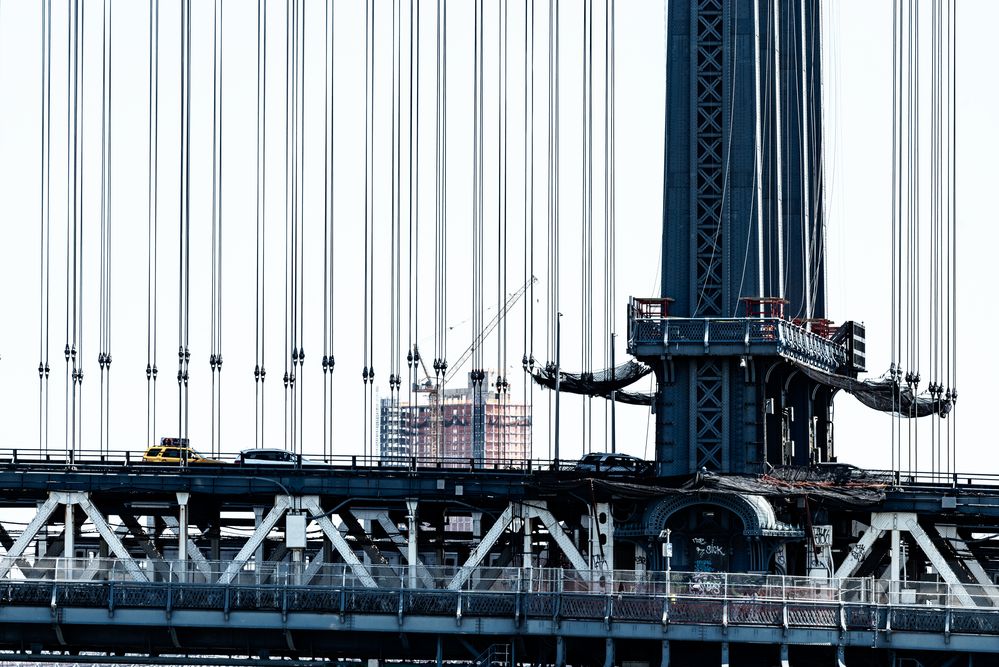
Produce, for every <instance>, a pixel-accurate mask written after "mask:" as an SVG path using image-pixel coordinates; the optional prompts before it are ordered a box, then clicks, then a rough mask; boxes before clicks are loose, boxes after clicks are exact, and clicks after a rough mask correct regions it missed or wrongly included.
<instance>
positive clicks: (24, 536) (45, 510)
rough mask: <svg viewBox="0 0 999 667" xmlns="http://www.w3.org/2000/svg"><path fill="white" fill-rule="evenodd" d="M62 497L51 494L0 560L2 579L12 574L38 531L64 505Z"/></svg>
mask: <svg viewBox="0 0 999 667" xmlns="http://www.w3.org/2000/svg"><path fill="white" fill-rule="evenodd" d="M62 495H63V494H60V493H50V494H49V497H48V498H46V500H45V502H44V503H42V505H41V507H39V508H38V512H37V513H36V514H35V516H34V518H32V519H31V521H30V522H29V523H28V525H27V526H26V527H25V529H24V532H22V533H21V534H20V535H19V536H18V538H17V539H16V540H14V544H12V545H11V547H10V549H8V550H7V554H6V555H5V556H4V557H3V558H2V559H0V579H2V578H3V577H6V576H7V573H8V572H10V568H11V567H13V565H14V562H15V561H17V559H18V558H20V557H21V555H22V554H23V553H24V550H25V549H27V548H28V545H29V544H31V541H32V540H34V539H35V536H36V535H37V534H38V531H39V530H41V529H42V527H43V526H44V525H45V524H46V523H47V522H48V520H49V517H50V516H52V513H53V512H55V510H56V507H58V506H59V505H60V504H62V500H61V498H62Z"/></svg>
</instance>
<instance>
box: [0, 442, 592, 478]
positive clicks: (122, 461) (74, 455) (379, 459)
mask: <svg viewBox="0 0 999 667" xmlns="http://www.w3.org/2000/svg"><path fill="white" fill-rule="evenodd" d="M202 453H203V454H205V456H209V457H210V458H212V459H214V460H216V461H217V463H195V462H188V463H187V464H185V465H183V466H182V464H179V463H145V462H143V461H142V455H143V452H142V450H136V451H127V450H110V451H97V450H77V451H72V452H70V451H66V450H62V449H49V450H44V449H37V448H26V447H3V448H0V467H3V466H5V465H6V466H22V465H23V466H33V467H37V468H39V469H44V468H46V467H56V468H65V467H74V466H75V467H78V466H87V467H97V468H99V467H102V466H103V467H107V468H122V467H127V468H132V467H134V468H135V469H137V470H143V469H154V468H155V469H161V468H170V469H172V470H176V469H179V468H181V467H185V468H188V469H191V470H213V471H218V470H224V471H240V472H239V473H233V474H247V472H252V471H254V470H258V469H261V470H262V469H266V470H268V471H274V470H294V469H306V470H311V469H314V468H322V467H327V468H336V469H343V470H350V469H355V468H365V469H370V468H380V469H385V470H404V471H408V470H453V471H463V470H465V471H469V470H475V471H496V472H503V471H515V472H524V471H527V472H534V471H549V470H572V469H573V467H574V466H575V461H574V460H568V461H567V460H564V459H563V460H557V461H556V460H551V459H542V458H530V459H528V458H512V457H484V458H474V457H459V456H376V455H355V454H338V455H325V456H324V455H322V454H314V455H313V454H306V455H305V460H304V461H303V462H302V463H298V464H292V463H280V462H268V463H266V464H263V463H253V464H238V463H237V460H238V456H239V452H235V451H232V452H229V451H226V452H220V453H217V454H214V455H209V454H208V453H205V452H202Z"/></svg>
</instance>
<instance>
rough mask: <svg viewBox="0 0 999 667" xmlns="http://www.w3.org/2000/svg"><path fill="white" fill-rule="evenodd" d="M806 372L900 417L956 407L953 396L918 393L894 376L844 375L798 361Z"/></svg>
mask: <svg viewBox="0 0 999 667" xmlns="http://www.w3.org/2000/svg"><path fill="white" fill-rule="evenodd" d="M797 366H798V368H799V369H801V372H803V373H804V374H805V375H807V376H808V377H810V378H811V379H813V380H815V381H816V382H818V383H820V384H824V385H826V386H827V387H835V388H836V389H842V390H843V391H845V392H846V393H848V394H850V395H851V396H853V397H854V398H856V399H857V400H858V401H860V402H861V403H863V404H864V405H866V406H867V407H869V408H872V409H874V410H879V411H881V412H889V413H891V414H894V415H896V416H899V417H929V416H930V415H940V416H941V417H946V416H947V414H948V413H949V412H950V411H951V409H953V407H954V401H953V398H948V397H947V396H946V395H944V394H942V393H935V394H931V393H929V392H923V393H920V394H916V393H914V392H913V391H912V389H910V388H909V387H908V386H906V385H903V384H901V383H900V382H899V381H898V380H897V379H896V378H893V377H884V376H882V377H880V378H877V379H876V380H857V379H855V378H851V377H847V376H845V375H836V374H835V373H826V372H823V371H820V370H817V369H815V368H812V367H810V366H806V365H804V364H797Z"/></svg>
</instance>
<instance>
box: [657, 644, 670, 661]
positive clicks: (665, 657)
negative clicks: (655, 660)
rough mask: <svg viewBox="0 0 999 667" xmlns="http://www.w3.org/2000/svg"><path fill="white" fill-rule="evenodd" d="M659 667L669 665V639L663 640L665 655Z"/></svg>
mask: <svg viewBox="0 0 999 667" xmlns="http://www.w3.org/2000/svg"><path fill="white" fill-rule="evenodd" d="M659 667H669V640H668V639H664V640H663V657H662V661H660V663H659Z"/></svg>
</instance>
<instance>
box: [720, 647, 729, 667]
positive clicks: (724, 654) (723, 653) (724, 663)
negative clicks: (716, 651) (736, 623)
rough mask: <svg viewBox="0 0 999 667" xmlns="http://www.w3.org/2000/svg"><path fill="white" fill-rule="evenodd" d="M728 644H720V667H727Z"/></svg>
mask: <svg viewBox="0 0 999 667" xmlns="http://www.w3.org/2000/svg"><path fill="white" fill-rule="evenodd" d="M728 665H729V661H728V642H722V645H721V667H728Z"/></svg>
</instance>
